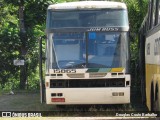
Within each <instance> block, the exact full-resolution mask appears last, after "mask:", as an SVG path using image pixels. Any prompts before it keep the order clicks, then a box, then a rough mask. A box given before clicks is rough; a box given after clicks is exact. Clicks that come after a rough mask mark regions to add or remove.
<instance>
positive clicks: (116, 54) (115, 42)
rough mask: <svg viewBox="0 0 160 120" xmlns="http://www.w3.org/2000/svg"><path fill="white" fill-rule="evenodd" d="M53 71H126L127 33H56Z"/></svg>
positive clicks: (54, 35) (54, 36)
mask: <svg viewBox="0 0 160 120" xmlns="http://www.w3.org/2000/svg"><path fill="white" fill-rule="evenodd" d="M52 40H53V60H52V61H53V62H52V63H53V64H52V66H53V68H54V69H57V68H65V69H67V68H113V67H126V64H127V62H128V57H129V56H128V39H127V32H102V33H100V32H86V33H84V32H72V33H58V32H57V33H54V34H53V37H52Z"/></svg>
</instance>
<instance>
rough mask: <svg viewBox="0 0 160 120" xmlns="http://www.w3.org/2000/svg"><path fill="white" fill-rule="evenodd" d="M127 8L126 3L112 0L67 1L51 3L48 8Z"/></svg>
mask: <svg viewBox="0 0 160 120" xmlns="http://www.w3.org/2000/svg"><path fill="white" fill-rule="evenodd" d="M101 8H102V9H103V8H114V9H127V7H126V5H125V3H121V2H111V1H79V2H67V3H58V4H54V5H49V7H48V9H53V10H54V9H55V10H66V9H68V10H69V9H101Z"/></svg>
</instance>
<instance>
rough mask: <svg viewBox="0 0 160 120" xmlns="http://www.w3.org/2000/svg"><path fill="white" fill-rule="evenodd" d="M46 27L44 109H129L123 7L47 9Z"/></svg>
mask: <svg viewBox="0 0 160 120" xmlns="http://www.w3.org/2000/svg"><path fill="white" fill-rule="evenodd" d="M46 25H47V27H46V34H47V40H46V71H45V94H46V95H45V98H46V103H47V104H55V105H71V104H72V105H78V104H128V103H130V85H131V79H130V75H129V61H130V59H129V56H130V55H129V39H128V32H129V25H128V13H127V7H126V5H125V4H124V3H121V2H109V1H80V2H68V3H59V4H54V5H50V6H49V7H48V10H47V23H46Z"/></svg>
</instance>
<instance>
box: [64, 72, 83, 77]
mask: <svg viewBox="0 0 160 120" xmlns="http://www.w3.org/2000/svg"><path fill="white" fill-rule="evenodd" d="M67 76H68V77H70V78H84V74H82V73H79V74H78V73H77V74H67Z"/></svg>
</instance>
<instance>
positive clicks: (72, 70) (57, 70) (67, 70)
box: [53, 69, 76, 73]
mask: <svg viewBox="0 0 160 120" xmlns="http://www.w3.org/2000/svg"><path fill="white" fill-rule="evenodd" d="M53 72H54V73H76V70H75V69H54V70H53Z"/></svg>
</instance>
